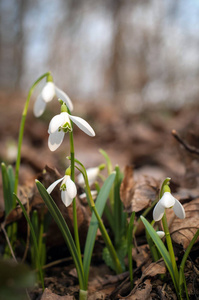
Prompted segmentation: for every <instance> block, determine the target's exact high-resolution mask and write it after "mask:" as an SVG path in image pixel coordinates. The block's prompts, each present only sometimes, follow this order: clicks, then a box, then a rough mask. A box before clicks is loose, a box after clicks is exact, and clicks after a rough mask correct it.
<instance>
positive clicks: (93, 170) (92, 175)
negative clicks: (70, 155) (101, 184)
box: [77, 167, 100, 187]
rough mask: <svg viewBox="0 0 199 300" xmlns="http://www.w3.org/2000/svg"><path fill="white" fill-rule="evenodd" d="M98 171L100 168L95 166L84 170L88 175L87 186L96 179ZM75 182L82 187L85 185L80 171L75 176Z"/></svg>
mask: <svg viewBox="0 0 199 300" xmlns="http://www.w3.org/2000/svg"><path fill="white" fill-rule="evenodd" d="M99 171H100V169H99V168H98V167H96V168H89V169H87V170H86V173H87V176H88V182H89V186H91V185H92V184H93V183H94V182H95V181H96V179H97V176H98V174H99ZM77 182H78V184H79V185H81V186H82V187H84V186H85V182H84V176H83V175H82V173H80V174H79V175H78V176H77Z"/></svg>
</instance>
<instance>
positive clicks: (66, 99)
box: [55, 86, 73, 111]
mask: <svg viewBox="0 0 199 300" xmlns="http://www.w3.org/2000/svg"><path fill="white" fill-rule="evenodd" d="M55 94H56V95H57V97H58V98H60V99H61V100H62V101H64V102H65V103H66V106H67V107H68V108H69V109H70V111H72V110H73V104H72V101H71V100H70V98H69V97H68V95H66V93H64V91H62V90H60V89H59V88H58V87H57V86H55Z"/></svg>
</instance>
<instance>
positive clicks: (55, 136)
mask: <svg viewBox="0 0 199 300" xmlns="http://www.w3.org/2000/svg"><path fill="white" fill-rule="evenodd" d="M63 139H64V132H63V131H58V130H57V131H55V132H54V133H51V134H50V135H49V137H48V147H49V149H50V150H51V151H55V150H56V149H57V148H58V147H59V146H60V145H61V143H62V142H63Z"/></svg>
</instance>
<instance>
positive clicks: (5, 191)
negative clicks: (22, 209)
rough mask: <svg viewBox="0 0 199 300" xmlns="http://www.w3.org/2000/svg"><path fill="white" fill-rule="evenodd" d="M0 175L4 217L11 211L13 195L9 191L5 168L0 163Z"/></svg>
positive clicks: (9, 186)
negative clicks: (0, 176) (0, 178)
mask: <svg viewBox="0 0 199 300" xmlns="http://www.w3.org/2000/svg"><path fill="white" fill-rule="evenodd" d="M1 174H2V182H3V196H4V206H5V215H6V216H7V215H8V214H9V213H10V212H11V210H12V209H13V194H12V190H11V185H10V180H9V176H8V172H7V168H6V165H5V164H4V163H1Z"/></svg>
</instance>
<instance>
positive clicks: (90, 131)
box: [68, 115, 95, 136]
mask: <svg viewBox="0 0 199 300" xmlns="http://www.w3.org/2000/svg"><path fill="white" fill-rule="evenodd" d="M68 116H69V118H70V119H71V120H72V121H73V122H74V123H75V124H76V125H77V126H78V127H79V128H80V129H81V130H82V131H84V132H85V133H86V134H88V135H89V136H95V131H94V130H93V128H92V127H91V126H90V125H89V124H88V123H87V122H86V121H85V120H84V119H82V118H80V117H75V116H71V115H68Z"/></svg>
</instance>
